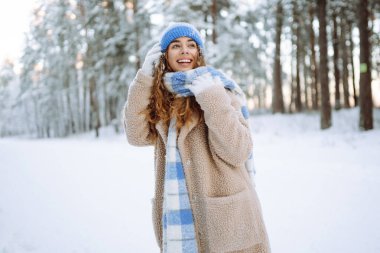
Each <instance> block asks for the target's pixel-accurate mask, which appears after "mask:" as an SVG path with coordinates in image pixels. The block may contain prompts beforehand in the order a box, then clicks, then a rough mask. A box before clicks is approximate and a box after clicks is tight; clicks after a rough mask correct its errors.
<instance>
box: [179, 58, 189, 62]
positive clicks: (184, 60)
mask: <svg viewBox="0 0 380 253" xmlns="http://www.w3.org/2000/svg"><path fill="white" fill-rule="evenodd" d="M178 62H190V60H187V59H185V60H178Z"/></svg>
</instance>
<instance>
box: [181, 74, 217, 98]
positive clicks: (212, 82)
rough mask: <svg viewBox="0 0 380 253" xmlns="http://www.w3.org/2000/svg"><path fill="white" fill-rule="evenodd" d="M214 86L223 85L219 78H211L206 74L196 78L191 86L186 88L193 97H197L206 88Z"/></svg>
mask: <svg viewBox="0 0 380 253" xmlns="http://www.w3.org/2000/svg"><path fill="white" fill-rule="evenodd" d="M216 86H223V83H222V82H221V81H220V79H219V78H213V77H212V76H211V74H209V73H207V74H205V75H201V76H198V77H197V78H196V79H195V80H194V81H193V82H192V84H191V85H188V86H187V88H188V89H189V90H190V91H191V92H192V93H193V94H194V96H198V94H200V93H202V92H203V91H205V90H207V89H208V88H211V87H216Z"/></svg>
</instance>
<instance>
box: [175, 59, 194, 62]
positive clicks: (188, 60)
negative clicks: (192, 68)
mask: <svg viewBox="0 0 380 253" xmlns="http://www.w3.org/2000/svg"><path fill="white" fill-rule="evenodd" d="M177 62H178V63H191V62H192V60H190V59H180V60H178V61H177Z"/></svg>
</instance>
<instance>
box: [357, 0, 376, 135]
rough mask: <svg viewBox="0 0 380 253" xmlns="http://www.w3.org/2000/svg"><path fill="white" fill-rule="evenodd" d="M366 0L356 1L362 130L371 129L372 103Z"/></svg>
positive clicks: (360, 124)
mask: <svg viewBox="0 0 380 253" xmlns="http://www.w3.org/2000/svg"><path fill="white" fill-rule="evenodd" d="M367 7H368V0H361V1H358V19H359V20H358V21H359V22H358V23H359V35H360V83H359V85H360V94H359V105H360V121H359V127H360V128H361V129H363V130H370V129H373V115H372V114H373V108H372V106H373V104H372V91H371V48H370V47H371V45H370V41H369V34H370V33H369V30H368V14H369V13H368V9H367Z"/></svg>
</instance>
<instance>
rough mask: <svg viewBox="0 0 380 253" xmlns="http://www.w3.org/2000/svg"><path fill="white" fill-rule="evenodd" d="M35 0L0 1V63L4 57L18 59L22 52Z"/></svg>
mask: <svg viewBox="0 0 380 253" xmlns="http://www.w3.org/2000/svg"><path fill="white" fill-rule="evenodd" d="M36 2H37V1H36V0H11V1H4V0H3V1H2V4H1V8H0V35H1V38H0V64H1V63H2V62H3V61H4V60H5V59H6V58H10V59H12V60H14V61H15V60H18V58H19V57H20V56H21V54H22V48H23V43H24V33H25V32H26V31H27V30H28V29H29V22H30V20H31V13H32V10H33V6H34V5H35V3H36Z"/></svg>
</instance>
